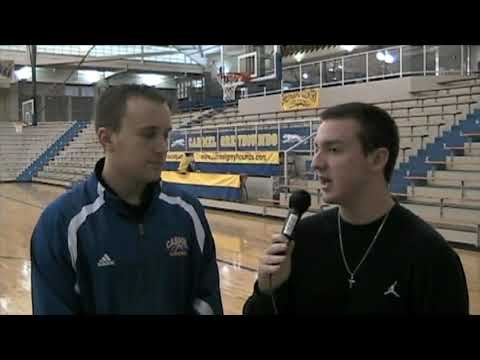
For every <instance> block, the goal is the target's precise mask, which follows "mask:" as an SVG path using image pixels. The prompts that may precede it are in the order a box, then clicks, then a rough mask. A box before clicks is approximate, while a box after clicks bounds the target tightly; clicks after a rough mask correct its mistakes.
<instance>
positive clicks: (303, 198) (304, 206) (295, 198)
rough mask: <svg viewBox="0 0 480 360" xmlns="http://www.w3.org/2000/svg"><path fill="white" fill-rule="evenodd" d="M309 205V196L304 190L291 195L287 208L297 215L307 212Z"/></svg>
mask: <svg viewBox="0 0 480 360" xmlns="http://www.w3.org/2000/svg"><path fill="white" fill-rule="evenodd" d="M310 204H311V196H310V194H309V193H308V192H306V191H305V190H297V191H294V192H293V193H292V195H291V196H290V200H289V202H288V207H289V208H290V209H293V210H295V211H296V212H298V213H299V214H303V213H304V212H305V211H307V210H308V208H309V207H310Z"/></svg>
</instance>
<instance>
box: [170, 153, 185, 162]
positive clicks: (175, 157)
mask: <svg viewBox="0 0 480 360" xmlns="http://www.w3.org/2000/svg"><path fill="white" fill-rule="evenodd" d="M184 155H185V153H184V152H182V151H169V152H168V153H167V160H166V161H181V160H182V158H183V156H184Z"/></svg>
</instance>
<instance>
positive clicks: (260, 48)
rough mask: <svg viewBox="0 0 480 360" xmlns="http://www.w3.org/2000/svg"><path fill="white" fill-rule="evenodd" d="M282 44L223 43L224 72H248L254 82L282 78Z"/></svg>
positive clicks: (222, 61) (222, 62) (222, 59)
mask: <svg viewBox="0 0 480 360" xmlns="http://www.w3.org/2000/svg"><path fill="white" fill-rule="evenodd" d="M281 60H282V56H281V53H280V45H223V46H222V52H221V64H222V72H223V73H224V74H227V73H248V74H249V75H250V77H251V80H250V81H252V82H261V81H266V80H274V79H276V80H280V79H281V69H282V65H281Z"/></svg>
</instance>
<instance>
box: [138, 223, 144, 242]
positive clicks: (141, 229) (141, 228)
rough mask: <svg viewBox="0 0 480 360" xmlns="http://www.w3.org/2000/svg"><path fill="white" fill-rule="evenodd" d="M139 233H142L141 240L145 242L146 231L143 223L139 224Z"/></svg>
mask: <svg viewBox="0 0 480 360" xmlns="http://www.w3.org/2000/svg"><path fill="white" fill-rule="evenodd" d="M138 232H139V233H140V239H141V240H143V238H144V237H145V229H144V227H143V223H139V224H138Z"/></svg>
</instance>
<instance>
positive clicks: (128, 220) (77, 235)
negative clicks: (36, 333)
mask: <svg viewBox="0 0 480 360" xmlns="http://www.w3.org/2000/svg"><path fill="white" fill-rule="evenodd" d="M103 164H104V159H102V160H100V161H99V162H98V163H97V165H96V167H95V172H94V173H93V174H92V175H91V176H90V178H89V179H88V180H87V181H85V182H84V183H81V184H79V185H77V186H75V187H74V188H73V189H72V190H70V191H68V192H66V193H65V194H63V195H61V196H60V197H59V198H58V199H57V200H55V201H54V202H53V203H51V204H50V205H49V206H48V207H47V208H46V209H45V210H44V211H43V213H42V215H41V216H40V219H39V220H38V223H37V225H36V227H35V229H34V231H33V235H32V241H31V260H32V304H33V313H34V314H194V313H196V311H195V310H194V307H195V308H200V309H202V310H201V311H202V312H204V313H208V312H211V313H214V314H223V307H222V301H221V297H220V289H219V275H218V267H217V262H216V255H215V244H214V241H213V237H212V234H211V231H210V228H209V225H208V223H207V220H206V217H205V212H204V210H203V208H202V206H201V204H200V202H199V201H198V200H197V199H195V198H194V197H193V196H191V195H189V194H188V193H185V192H182V191H179V190H177V189H175V187H174V186H173V185H171V184H165V183H164V184H161V183H160V182H159V183H156V184H152V185H151V186H150V188H151V189H150V200H149V201H148V202H147V203H148V205H147V206H146V208H145V210H144V211H143V212H142V214H141V216H140V217H138V216H135V214H133V213H132V211H131V208H130V206H129V205H128V204H126V203H125V202H124V201H123V200H121V199H120V198H119V197H118V196H116V195H115V193H114V192H113V191H111V190H109V189H108V186H107V185H106V184H105V183H103V181H100V179H101V170H102V169H103ZM102 183H103V185H102ZM194 304H195V306H194Z"/></svg>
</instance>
